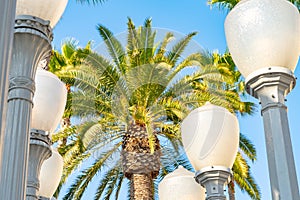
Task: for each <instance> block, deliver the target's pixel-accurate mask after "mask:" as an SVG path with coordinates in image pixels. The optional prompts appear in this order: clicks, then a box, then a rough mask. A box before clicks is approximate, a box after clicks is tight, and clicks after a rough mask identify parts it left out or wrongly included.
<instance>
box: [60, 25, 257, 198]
mask: <svg viewBox="0 0 300 200" xmlns="http://www.w3.org/2000/svg"><path fill="white" fill-rule="evenodd" d="M127 25H128V36H127V46H126V49H125V48H124V47H123V46H122V44H121V42H120V41H118V40H117V38H115V37H114V36H113V34H112V33H111V32H110V31H109V30H108V29H107V28H106V27H104V26H102V25H99V26H98V30H99V33H100V35H101V36H102V38H103V39H104V42H105V44H106V47H107V49H108V52H109V53H110V56H111V57H112V62H110V61H109V60H108V59H106V58H104V57H103V56H101V55H99V54H97V53H94V52H91V53H90V54H89V56H87V57H86V59H85V60H84V62H83V63H82V65H81V67H80V69H70V70H68V71H66V72H65V73H64V74H65V75H64V76H66V77H74V78H75V81H74V86H75V88H76V89H74V90H73V91H72V94H73V96H72V106H73V111H72V112H73V115H76V116H79V117H81V118H82V119H83V121H82V123H80V124H79V125H77V126H74V127H72V128H71V129H68V132H64V133H60V136H62V137H65V136H66V135H67V136H70V137H69V139H70V140H69V143H68V144H67V145H66V146H65V147H64V148H63V151H64V152H65V154H64V159H65V168H64V178H63V181H65V179H66V177H68V175H69V174H71V173H72V172H73V171H74V170H75V169H77V168H78V167H79V164H80V163H81V162H82V161H84V160H87V159H89V158H91V157H93V158H95V157H96V159H95V160H94V163H93V164H92V165H91V166H90V167H88V168H87V169H85V170H83V171H81V174H80V175H79V176H78V177H77V178H76V180H75V182H74V183H73V185H72V186H71V187H70V188H69V191H68V193H67V194H66V195H65V197H64V199H80V198H81V197H82V195H83V193H84V191H85V189H86V187H87V186H88V185H89V183H90V182H91V181H92V179H93V178H94V177H95V176H96V174H97V173H98V172H100V171H101V170H104V171H105V174H104V175H103V176H102V177H101V180H100V182H99V183H100V184H99V186H98V188H97V191H96V194H95V198H94V199H100V198H101V197H103V198H104V199H108V198H109V197H110V196H111V195H115V196H116V198H118V195H119V192H120V188H121V187H120V186H121V184H122V183H124V182H125V181H124V180H125V178H128V179H129V180H130V198H131V199H153V194H154V188H155V183H154V182H153V180H154V178H155V177H157V176H158V175H159V174H164V173H165V172H166V171H167V170H166V168H167V166H168V164H170V163H168V162H166V161H169V160H172V161H174V162H181V161H182V163H183V164H184V165H188V162H185V161H184V159H183V158H182V152H183V151H182V144H181V141H180V131H179V126H180V121H181V120H182V119H183V118H184V117H185V116H186V115H187V114H188V113H189V112H190V110H191V109H193V108H195V107H198V106H201V105H203V104H204V103H205V102H206V101H210V102H212V103H214V104H216V105H221V106H225V107H227V108H228V109H229V110H231V111H232V112H238V113H247V112H248V113H249V112H251V111H252V108H253V104H251V103H249V102H242V101H241V100H240V97H239V95H233V94H234V93H236V88H237V87H236V85H234V84H232V82H233V78H231V77H230V76H232V73H231V72H229V71H228V70H225V68H226V67H224V66H222V65H218V64H210V65H203V64H205V63H207V62H208V61H209V60H211V59H210V58H208V57H207V56H206V54H204V53H203V52H198V53H193V54H190V55H188V56H187V57H186V58H183V57H182V56H181V54H182V53H183V52H184V49H185V48H186V47H187V46H188V44H189V42H190V41H191V39H192V37H193V36H194V35H195V34H196V33H191V34H188V35H187V36H185V37H183V38H182V39H180V40H179V41H176V42H173V43H172V42H171V41H172V39H174V35H173V34H172V33H167V34H166V35H165V37H164V39H163V40H162V41H161V42H159V43H157V42H156V41H155V39H156V37H155V36H156V32H155V31H153V30H152V28H151V20H150V19H146V20H145V23H144V26H142V27H139V28H138V29H136V28H135V26H134V24H133V22H132V21H131V19H129V20H128V24H127ZM170 43H172V44H173V45H172V47H171V48H169V47H168V45H170ZM168 49H170V50H168ZM190 67H197V69H196V70H191V69H190ZM186 69H187V71H184V70H186ZM189 71H192V72H189ZM235 78H236V77H235ZM230 81H231V82H230ZM227 82H228V83H227ZM224 83H225V84H224ZM230 85H231V87H229V86H230ZM224 88H226V90H224ZM58 135H59V134H58ZM59 138H60V137H59V136H57V137H56V140H58V139H59ZM166 143H168V144H169V145H162V146H161V144H166ZM118 156H120V157H121V159H115V160H113V161H111V159H113V158H116V157H118ZM107 163H109V164H107ZM160 165H162V166H160ZM246 191H247V190H246Z"/></svg>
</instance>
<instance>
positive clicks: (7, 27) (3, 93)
mask: <svg viewBox="0 0 300 200" xmlns="http://www.w3.org/2000/svg"><path fill="white" fill-rule="evenodd" d="M0 5H1V6H0V19H1V20H0V30H1V34H0V168H1V163H2V159H1V157H2V144H3V136H4V127H5V119H6V109H7V90H8V66H10V60H11V52H12V41H13V27H14V26H13V25H14V20H13V19H14V18H15V13H16V0H0ZM0 179H1V177H0ZM0 199H1V198H0Z"/></svg>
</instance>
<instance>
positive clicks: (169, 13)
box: [53, 0, 300, 200]
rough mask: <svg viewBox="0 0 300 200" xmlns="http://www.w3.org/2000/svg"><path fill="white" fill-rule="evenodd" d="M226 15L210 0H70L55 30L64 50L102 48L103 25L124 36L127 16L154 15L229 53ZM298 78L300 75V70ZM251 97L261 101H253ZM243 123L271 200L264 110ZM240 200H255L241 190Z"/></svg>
mask: <svg viewBox="0 0 300 200" xmlns="http://www.w3.org/2000/svg"><path fill="white" fill-rule="evenodd" d="M226 14H227V11H226V10H223V11H222V10H219V9H218V8H213V9H211V8H210V7H209V6H208V5H207V4H206V2H205V1H199V0H197V1H196V0H185V1H182V0H181V1H179V0H151V1H149V0H148V1H147V0H139V1H138V0H108V1H107V2H105V3H103V4H102V5H96V6H92V5H90V6H88V5H81V4H79V3H76V1H75V0H70V2H69V4H68V6H67V8H66V11H65V13H64V15H63V17H62V19H61V20H60V22H59V23H58V24H57V25H56V27H55V29H54V41H53V46H54V48H55V49H59V48H60V44H61V42H62V41H64V40H65V39H67V38H75V39H77V40H78V41H79V45H80V46H85V45H86V43H87V42H88V41H90V40H92V41H93V42H94V46H97V44H99V43H101V41H102V40H101V38H100V36H99V35H98V32H97V30H96V26H97V25H98V24H103V25H105V26H106V27H108V28H109V29H110V30H111V31H112V32H113V33H115V34H118V33H121V32H124V31H126V22H127V17H130V18H132V20H133V21H134V23H135V24H136V25H137V26H139V25H141V24H142V23H143V22H144V20H145V18H147V17H151V18H152V24H153V26H154V27H158V28H162V29H169V30H174V31H176V32H179V33H182V34H187V33H190V32H193V31H197V32H198V35H197V36H196V37H195V38H194V40H195V41H196V42H197V43H198V44H200V45H201V46H202V47H203V48H204V49H207V50H210V51H212V50H216V49H218V50H219V52H220V53H223V52H224V51H225V50H226V41H225V35H224V25H223V24H224V19H225V17H226ZM298 65H299V64H298ZM295 74H296V76H299V74H300V66H298V69H296V71H295ZM299 85H300V84H298V85H297V86H296V88H295V89H294V90H293V91H292V92H291V94H289V95H288V97H287V99H288V101H287V106H288V115H289V122H290V129H291V138H292V143H293V149H294V157H295V164H296V169H297V174H298V182H299V176H300V135H299V133H300V118H299V113H300V106H299V105H298V102H299V98H300V86H299ZM248 98H249V99H248V100H251V101H254V102H256V103H257V101H256V100H255V99H253V98H252V97H248ZM258 108H259V107H258ZM297 115H298V116H297ZM239 122H240V129H241V132H242V133H244V134H245V135H247V136H248V137H249V138H250V139H251V140H252V141H253V143H254V144H255V145H256V148H257V151H258V160H257V162H256V163H255V164H254V165H252V167H251V171H252V172H253V175H254V177H255V178H256V181H257V183H258V184H259V185H260V187H261V192H262V199H263V200H271V192H270V186H269V175H268V167H267V158H266V150H265V142H264V141H265V139H264V132H263V123H262V118H261V116H260V111H259V109H258V111H257V112H256V113H255V114H254V115H253V116H246V117H242V118H240V119H239ZM88 189H89V191H88V193H87V195H85V196H84V198H83V199H84V200H87V199H90V195H93V193H94V191H93V188H92V187H91V188H88ZM237 199H238V200H248V199H250V198H249V197H248V196H247V195H246V194H243V193H241V192H240V191H239V190H237Z"/></svg>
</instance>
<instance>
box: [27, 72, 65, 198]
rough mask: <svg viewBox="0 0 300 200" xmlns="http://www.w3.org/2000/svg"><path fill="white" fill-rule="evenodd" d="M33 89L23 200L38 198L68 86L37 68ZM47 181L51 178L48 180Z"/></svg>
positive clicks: (62, 111)
mask: <svg viewBox="0 0 300 200" xmlns="http://www.w3.org/2000/svg"><path fill="white" fill-rule="evenodd" d="M35 84H36V91H35V96H34V98H33V104H34V107H33V109H32V121H31V132H30V148H29V164H28V177H27V191H26V200H37V199H38V195H37V192H38V191H39V185H40V184H39V174H40V170H41V166H42V163H43V162H44V160H46V159H48V158H49V157H50V156H51V140H50V137H49V136H50V135H49V133H52V132H53V131H54V130H55V128H56V127H57V125H58V124H59V121H60V119H61V118H62V116H63V113H64V108H65V105H66V100H67V89H66V86H65V84H64V83H63V82H61V81H60V80H59V79H58V78H57V77H56V76H55V75H54V74H52V73H51V72H48V71H46V70H44V69H41V68H38V69H37V72H36V77H35ZM48 181H50V180H48Z"/></svg>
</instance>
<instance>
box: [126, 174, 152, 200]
mask: <svg viewBox="0 0 300 200" xmlns="http://www.w3.org/2000/svg"><path fill="white" fill-rule="evenodd" d="M130 199H131V200H152V199H153V180H152V176H151V175H150V174H133V175H132V176H131V179H130Z"/></svg>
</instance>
